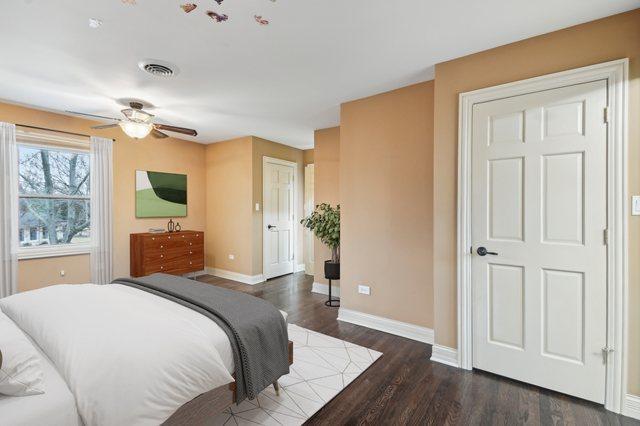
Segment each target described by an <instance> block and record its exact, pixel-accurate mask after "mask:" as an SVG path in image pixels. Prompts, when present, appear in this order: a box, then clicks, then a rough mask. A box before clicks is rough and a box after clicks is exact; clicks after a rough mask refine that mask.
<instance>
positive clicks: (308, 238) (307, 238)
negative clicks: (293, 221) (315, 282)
mask: <svg viewBox="0 0 640 426" xmlns="http://www.w3.org/2000/svg"><path fill="white" fill-rule="evenodd" d="M314 175H315V167H314V165H313V164H309V165H307V166H306V167H305V168H304V216H305V217H307V216H309V215H310V214H311V213H313V209H314V208H315V204H314V190H315V177H314ZM313 242H314V236H313V233H312V232H311V231H310V230H308V229H307V228H305V229H304V272H305V274H307V275H313V271H314V268H315V259H314V250H313Z"/></svg>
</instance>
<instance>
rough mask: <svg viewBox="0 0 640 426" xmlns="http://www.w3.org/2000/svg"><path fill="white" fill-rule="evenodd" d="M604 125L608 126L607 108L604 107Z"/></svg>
mask: <svg viewBox="0 0 640 426" xmlns="http://www.w3.org/2000/svg"><path fill="white" fill-rule="evenodd" d="M604 123H605V124H609V107H604Z"/></svg>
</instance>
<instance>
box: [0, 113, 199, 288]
mask: <svg viewBox="0 0 640 426" xmlns="http://www.w3.org/2000/svg"><path fill="white" fill-rule="evenodd" d="M0 121H5V122H9V123H15V124H25V125H31V126H38V127H45V128H51V129H55V130H63V131H68V132H75V133H84V134H92V135H95V136H101V137H107V138H114V139H115V140H116V142H115V143H114V147H113V168H114V170H113V174H114V182H113V185H114V187H113V189H114V191H113V211H114V236H113V237H114V275H115V276H126V275H129V234H130V233H132V232H143V231H146V230H148V229H149V228H150V227H156V226H166V223H167V221H168V219H136V217H135V171H136V170H157V171H163V172H171V173H184V174H187V176H188V178H187V182H188V183H187V184H188V197H189V199H188V216H187V217H184V218H178V219H177V220H178V221H179V222H180V224H181V225H182V228H183V229H195V230H199V231H203V230H204V228H205V226H204V225H205V202H204V200H205V198H204V195H205V192H204V178H205V162H204V152H205V147H204V145H201V144H198V143H194V142H187V141H184V140H180V139H174V138H167V139H153V138H146V139H143V140H141V141H135V140H133V139H130V138H129V137H127V136H126V135H125V134H124V133H122V132H121V131H120V130H119V129H118V128H115V129H108V130H93V129H91V128H90V127H91V126H92V125H95V124H96V122H94V121H90V120H85V119H82V118H76V117H69V116H66V115H61V114H56V113H51V112H46V111H42V110H37V109H32V108H26V107H22V106H17V105H11V104H2V103H0ZM88 258H89V256H88V255H85V256H73V257H58V258H47V259H32V260H28V261H27V260H23V261H20V267H19V275H20V276H19V278H18V281H19V282H18V287H19V288H20V289H33V288H38V287H43V286H45V285H48V284H51V283H60V282H68V283H75V282H87V281H88V279H87V277H90V270H89V259H88ZM61 269H64V270H65V271H66V277H64V278H61V277H60V274H59V272H60V270H61ZM21 272H22V273H21Z"/></svg>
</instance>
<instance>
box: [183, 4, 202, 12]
mask: <svg viewBox="0 0 640 426" xmlns="http://www.w3.org/2000/svg"><path fill="white" fill-rule="evenodd" d="M180 7H181V8H182V10H184V11H185V12H186V13H189V12H191V11H192V10H194V9H195V8H196V7H198V5H197V4H193V3H185V4H183V5H181V6H180Z"/></svg>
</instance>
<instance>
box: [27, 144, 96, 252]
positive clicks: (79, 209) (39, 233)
mask: <svg viewBox="0 0 640 426" xmlns="http://www.w3.org/2000/svg"><path fill="white" fill-rule="evenodd" d="M89 176H90V170H89V153H87V152H84V151H75V150H69V149H63V148H60V149H58V148H43V147H39V146H31V145H20V147H19V188H18V193H19V216H20V221H19V223H20V232H19V235H20V246H21V247H31V246H43V245H51V246H53V245H58V244H81V243H88V242H89V238H90V228H89V225H90V223H91V215H90V194H91V192H90V190H91V189H90V187H89V181H90V179H89ZM27 238H28V239H27Z"/></svg>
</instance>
